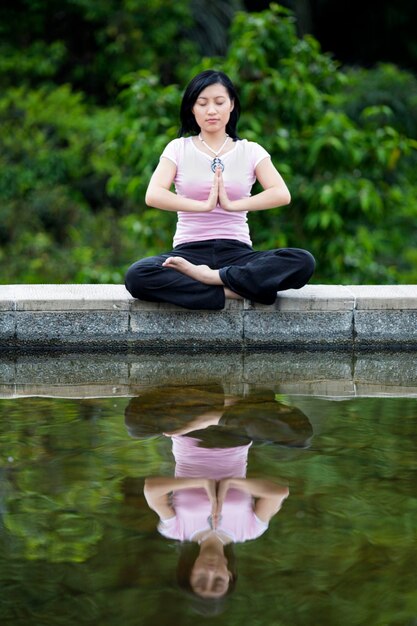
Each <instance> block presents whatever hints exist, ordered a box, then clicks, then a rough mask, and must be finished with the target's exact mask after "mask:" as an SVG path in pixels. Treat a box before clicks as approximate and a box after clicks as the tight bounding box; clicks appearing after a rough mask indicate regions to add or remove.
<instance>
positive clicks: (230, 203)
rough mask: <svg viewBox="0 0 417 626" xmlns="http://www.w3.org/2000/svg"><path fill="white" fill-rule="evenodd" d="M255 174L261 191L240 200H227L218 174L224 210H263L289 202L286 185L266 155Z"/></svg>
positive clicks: (220, 199)
mask: <svg viewBox="0 0 417 626" xmlns="http://www.w3.org/2000/svg"><path fill="white" fill-rule="evenodd" d="M255 174H256V178H257V179H258V181H259V183H260V184H261V186H262V188H263V191H261V192H260V193H258V194H256V195H255V196H251V197H250V198H241V199H240V200H229V198H228V197H227V193H226V189H225V186H224V182H223V177H222V176H220V179H219V201H220V206H221V207H222V208H223V209H225V210H226V211H264V210H265V209H273V208H275V207H279V206H284V205H286V204H289V203H290V202H291V195H290V192H289V190H288V187H287V185H286V184H285V182H284V179H283V178H282V176H281V174H280V173H279V172H278V170H277V169H276V168H275V166H274V164H273V163H272V161H271V159H269V158H268V157H265V159H262V161H260V163H258V165H257V167H256V170H255Z"/></svg>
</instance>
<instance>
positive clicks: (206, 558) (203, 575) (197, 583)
mask: <svg viewBox="0 0 417 626" xmlns="http://www.w3.org/2000/svg"><path fill="white" fill-rule="evenodd" d="M231 577H232V574H231V572H230V571H229V570H228V569H227V559H226V557H225V556H219V555H215V554H211V555H202V554H200V555H199V556H198V557H197V559H196V560H195V563H194V566H193V569H192V570H191V576H190V585H191V587H192V590H193V591H194V593H196V594H197V595H198V596H200V597H202V598H221V597H222V596H224V594H225V593H227V590H228V589H229V583H230V579H231Z"/></svg>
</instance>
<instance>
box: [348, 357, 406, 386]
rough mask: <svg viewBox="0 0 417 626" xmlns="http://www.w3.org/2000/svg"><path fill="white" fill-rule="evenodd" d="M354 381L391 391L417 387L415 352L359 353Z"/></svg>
mask: <svg viewBox="0 0 417 626" xmlns="http://www.w3.org/2000/svg"><path fill="white" fill-rule="evenodd" d="M354 380H355V383H356V384H357V385H358V386H361V387H362V388H363V387H364V386H365V385H370V386H373V387H374V386H380V387H384V388H385V389H386V390H389V388H390V387H392V391H393V388H394V387H395V388H398V387H404V389H406V388H407V387H410V388H412V387H417V358H416V354H415V352H406V351H403V352H394V353H393V352H388V351H384V352H359V353H358V355H357V358H356V360H355V371H354Z"/></svg>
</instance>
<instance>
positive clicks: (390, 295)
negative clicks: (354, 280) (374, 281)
mask: <svg viewBox="0 0 417 626" xmlns="http://www.w3.org/2000/svg"><path fill="white" fill-rule="evenodd" d="M346 288H347V289H349V291H351V293H352V294H353V296H354V297H355V308H356V310H358V311H361V310H381V309H382V310H401V309H407V310H408V309H417V285H348V286H347V287H346Z"/></svg>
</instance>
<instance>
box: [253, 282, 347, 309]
mask: <svg viewBox="0 0 417 626" xmlns="http://www.w3.org/2000/svg"><path fill="white" fill-rule="evenodd" d="M353 303H354V296H353V295H352V293H351V292H350V290H349V289H347V288H346V287H343V286H342V285H306V286H305V287H302V289H288V290H286V291H279V292H278V297H277V299H276V301H275V303H274V304H272V305H271V306H268V307H265V305H262V304H254V303H250V302H247V305H246V307H245V308H247V309H250V310H255V311H256V310H258V309H259V310H264V309H265V308H268V309H269V310H271V311H351V310H352V309H353Z"/></svg>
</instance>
